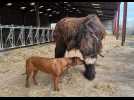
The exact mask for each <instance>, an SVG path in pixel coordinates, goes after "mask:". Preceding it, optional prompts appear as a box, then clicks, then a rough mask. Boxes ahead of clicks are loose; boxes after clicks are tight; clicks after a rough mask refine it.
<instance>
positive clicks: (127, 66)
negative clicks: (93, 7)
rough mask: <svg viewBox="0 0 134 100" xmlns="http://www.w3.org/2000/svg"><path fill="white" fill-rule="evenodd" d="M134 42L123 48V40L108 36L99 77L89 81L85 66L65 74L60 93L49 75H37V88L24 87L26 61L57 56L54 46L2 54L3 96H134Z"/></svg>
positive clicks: (0, 81) (0, 90) (0, 83)
mask: <svg viewBox="0 0 134 100" xmlns="http://www.w3.org/2000/svg"><path fill="white" fill-rule="evenodd" d="M133 41H134V40H133V39H130V40H129V41H127V43H126V44H127V45H126V46H124V47H121V46H120V44H121V43H120V40H118V41H117V40H115V38H114V37H113V36H107V37H106V39H105V40H104V41H103V44H104V50H103V54H104V56H105V57H104V58H101V57H99V58H98V61H97V66H96V72H97V75H96V78H95V80H93V81H88V80H86V79H85V78H84V77H83V75H82V74H81V72H82V71H84V66H83V65H81V66H76V67H74V68H71V69H69V71H68V72H65V74H64V75H63V77H62V78H61V82H60V91H59V92H54V91H53V87H52V85H51V78H50V76H49V75H47V74H44V73H42V72H40V73H38V75H37V80H38V82H39V85H38V86H35V85H33V83H32V81H31V87H30V88H28V89H27V88H25V86H24V84H25V77H26V76H25V75H23V73H24V72H25V60H26V58H28V57H30V56H31V55H38V56H45V57H54V48H55V45H54V44H43V45H40V46H33V47H28V48H20V49H16V50H11V51H7V52H1V53H0V96H29V97H40V96H101V97H102V96H134V42H133Z"/></svg>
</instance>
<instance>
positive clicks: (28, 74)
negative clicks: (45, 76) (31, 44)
mask: <svg viewBox="0 0 134 100" xmlns="http://www.w3.org/2000/svg"><path fill="white" fill-rule="evenodd" d="M26 74H27V76H26V84H25V87H26V88H29V87H30V84H29V78H30V76H31V74H32V71H31V70H27V72H26Z"/></svg>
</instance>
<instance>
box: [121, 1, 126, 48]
mask: <svg viewBox="0 0 134 100" xmlns="http://www.w3.org/2000/svg"><path fill="white" fill-rule="evenodd" d="M126 23H127V2H124V12H123V26H122V43H121V45H122V46H124V44H125V39H126Z"/></svg>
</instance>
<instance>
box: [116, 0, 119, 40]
mask: <svg viewBox="0 0 134 100" xmlns="http://www.w3.org/2000/svg"><path fill="white" fill-rule="evenodd" d="M119 21H120V2H118V11H117V27H116V28H117V29H116V39H117V40H118V39H119Z"/></svg>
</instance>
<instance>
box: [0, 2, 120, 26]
mask: <svg viewBox="0 0 134 100" xmlns="http://www.w3.org/2000/svg"><path fill="white" fill-rule="evenodd" d="M117 4H118V3H117V2H110V4H109V2H46V1H44V0H39V2H35V1H34V0H31V1H25V2H10V1H8V0H7V1H2V2H0V12H1V13H0V23H1V24H2V25H10V24H14V25H25V26H30V25H32V26H48V25H49V24H50V23H56V22H57V21H59V20H60V19H61V18H64V17H67V16H70V17H82V16H87V15H88V14H97V15H98V16H99V18H100V19H101V20H102V21H106V20H113V19H114V15H115V14H116V11H117Z"/></svg>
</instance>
